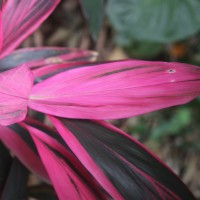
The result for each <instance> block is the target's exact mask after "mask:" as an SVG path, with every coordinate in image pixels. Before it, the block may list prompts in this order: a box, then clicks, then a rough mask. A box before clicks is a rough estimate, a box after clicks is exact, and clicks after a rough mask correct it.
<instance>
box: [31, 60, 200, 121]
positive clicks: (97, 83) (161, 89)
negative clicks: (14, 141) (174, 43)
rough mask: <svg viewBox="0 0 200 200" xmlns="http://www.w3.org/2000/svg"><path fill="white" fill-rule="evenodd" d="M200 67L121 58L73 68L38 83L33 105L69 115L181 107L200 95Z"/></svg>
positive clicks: (122, 115) (105, 116) (123, 113)
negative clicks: (123, 59)
mask: <svg viewBox="0 0 200 200" xmlns="http://www.w3.org/2000/svg"><path fill="white" fill-rule="evenodd" d="M199 86H200V68H199V67H196V66H192V65H187V64H181V63H167V62H148V61H137V60H128V61H119V62H110V63H109V62H108V63H105V64H96V65H90V66H82V67H75V68H69V70H68V71H66V72H63V73H60V74H57V75H55V76H53V77H51V78H49V79H46V80H44V81H42V82H41V83H38V84H36V85H34V86H33V89H32V92H31V95H30V100H29V106H30V108H32V109H35V110H37V111H40V112H43V113H48V114H51V115H55V116H61V117H67V118H87V119H114V118H125V117H130V116H135V115H139V114H143V113H147V112H150V111H154V110H159V109H161V108H166V107H170V106H174V105H180V104H184V103H187V102H188V101H191V100H192V99H194V98H195V97H197V96H198V95H199V94H200V87H199Z"/></svg>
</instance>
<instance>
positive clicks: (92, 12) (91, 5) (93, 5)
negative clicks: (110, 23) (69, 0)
mask: <svg viewBox="0 0 200 200" xmlns="http://www.w3.org/2000/svg"><path fill="white" fill-rule="evenodd" d="M80 1H81V3H82V7H83V11H84V14H85V16H86V18H87V20H88V24H89V28H90V32H91V35H92V37H93V39H94V40H97V38H98V35H99V32H100V29H101V25H102V22H103V17H104V0H92V1H91V0H80Z"/></svg>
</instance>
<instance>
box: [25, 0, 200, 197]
mask: <svg viewBox="0 0 200 200" xmlns="http://www.w3.org/2000/svg"><path fill="white" fill-rule="evenodd" d="M41 45H47V46H58V45H59V46H68V47H71V48H83V49H92V50H97V51H98V52H99V54H100V55H99V61H101V60H119V59H127V58H133V59H143V60H160V61H177V62H185V63H190V64H195V65H198V66H200V1H199V0H167V1H166V0H123V1H121V0H76V1H74V0H62V1H61V4H60V5H59V6H58V8H57V9H56V11H55V12H54V13H53V15H52V16H51V17H50V18H49V19H48V20H47V21H46V22H45V23H44V24H43V25H42V26H41V28H40V29H39V30H38V31H36V32H35V33H34V34H33V35H32V36H31V37H30V38H29V39H27V40H26V41H25V42H24V44H23V46H25V47H29V46H41ZM133 78H134V77H133ZM199 111H200V98H198V99H196V100H194V101H192V102H190V103H188V104H187V105H183V106H179V107H173V108H169V109H165V110H160V111H157V112H153V113H148V114H146V115H142V116H138V117H134V118H131V119H121V120H115V121H112V122H113V123H114V124H115V125H117V126H118V127H120V128H122V129H123V130H125V131H126V132H128V133H129V134H131V135H133V136H134V137H136V138H137V139H138V140H140V141H141V142H142V143H144V144H145V145H146V146H147V147H148V148H150V149H151V150H152V151H154V152H155V153H156V154H157V155H158V156H159V157H160V158H161V159H162V160H163V161H164V162H165V163H167V164H168V165H169V166H170V167H171V168H172V169H173V170H174V171H175V172H176V173H177V174H178V175H179V176H180V177H181V179H182V180H183V181H184V182H185V183H186V184H187V185H188V186H189V188H190V189H191V190H192V192H193V193H194V194H195V196H196V197H197V199H200V181H199V180H200V157H199V155H200V114H199ZM43 189H44V191H47V189H46V188H45V186H44V188H43ZM31 192H32V193H34V194H35V196H36V195H45V194H44V192H42V190H41V191H38V190H37V187H36V188H34V187H33V188H32V190H31ZM47 194H49V193H48V192H47ZM47 199H51V198H50V197H49V196H48V197H47ZM52 199H55V197H53V196H52Z"/></svg>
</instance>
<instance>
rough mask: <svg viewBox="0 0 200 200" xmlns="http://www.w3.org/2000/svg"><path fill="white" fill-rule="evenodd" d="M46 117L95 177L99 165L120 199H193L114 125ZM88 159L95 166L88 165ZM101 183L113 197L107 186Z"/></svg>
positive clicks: (170, 174) (159, 164)
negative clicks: (119, 194) (118, 193)
mask: <svg viewBox="0 0 200 200" xmlns="http://www.w3.org/2000/svg"><path fill="white" fill-rule="evenodd" d="M50 119H51V120H52V122H53V123H54V125H55V127H56V128H57V129H58V131H59V133H60V135H61V136H62V137H63V139H64V140H65V142H66V143H67V144H68V145H69V147H70V148H71V150H72V152H73V153H74V154H75V155H76V156H77V158H79V160H80V161H81V162H82V164H83V165H84V166H85V167H86V169H88V171H89V172H90V173H91V174H93V175H94V177H95V179H97V180H98V181H99V179H101V178H102V177H101V176H98V175H97V174H96V170H97V169H98V168H100V169H101V170H102V172H103V173H104V174H105V175H106V176H107V177H108V178H109V179H110V181H111V182H112V183H113V185H114V186H115V188H117V190H118V191H119V192H120V193H121V195H122V196H123V199H149V200H150V199H151V200H152V199H161V200H162V199H163V200H166V199H168V200H188V199H190V200H192V199H193V200H194V199H195V198H194V197H193V195H192V194H191V193H190V191H189V190H188V189H187V188H186V186H185V185H184V184H183V183H182V182H181V181H180V180H179V179H178V177H177V176H176V175H175V174H174V173H173V172H172V171H171V170H170V169H169V168H168V167H167V166H166V165H165V164H163V163H162V162H161V161H160V160H159V159H158V158H156V157H155V156H154V155H153V154H152V153H151V152H150V151H148V150H147V149H146V148H145V147H144V146H143V145H142V144H140V143H139V142H138V141H136V140H135V139H133V138H132V137H130V136H128V135H127V134H125V133H124V132H122V131H121V130H119V129H117V128H116V127H114V126H112V125H110V124H107V123H106V122H97V121H89V120H77V119H75V120H73V119H58V118H53V117H50ZM91 160H92V161H91ZM92 162H94V163H95V164H96V165H97V167H94V168H91V165H92V164H91V163H92ZM101 186H102V187H103V188H104V189H105V190H106V191H107V192H108V193H109V194H110V195H111V196H112V197H114V196H113V195H112V194H111V193H110V191H109V186H108V185H101ZM111 191H112V190H111ZM114 199H120V198H119V197H118V198H115V197H114Z"/></svg>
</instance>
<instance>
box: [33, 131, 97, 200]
mask: <svg viewBox="0 0 200 200" xmlns="http://www.w3.org/2000/svg"><path fill="white" fill-rule="evenodd" d="M32 137H33V139H34V141H35V143H36V146H37V149H38V152H39V154H40V157H41V159H42V161H43V163H44V165H45V167H46V169H47V171H48V174H49V176H50V178H51V180H52V183H53V185H54V187H55V190H56V192H57V195H58V197H59V199H60V200H66V199H71V200H79V199H80V200H95V199H98V198H97V197H96V195H95V194H94V193H93V192H92V191H91V190H90V188H89V187H87V185H86V184H85V183H84V182H82V181H81V179H80V178H79V177H78V175H77V174H76V173H75V172H74V171H73V170H72V169H71V168H70V166H68V165H67V164H66V163H65V162H64V160H63V159H62V158H59V157H58V156H57V155H56V154H54V153H53V152H52V150H51V149H50V148H48V147H47V146H46V145H44V144H43V143H42V142H41V141H40V140H39V139H38V138H37V137H36V136H34V135H33V136H32Z"/></svg>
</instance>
